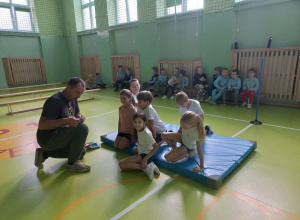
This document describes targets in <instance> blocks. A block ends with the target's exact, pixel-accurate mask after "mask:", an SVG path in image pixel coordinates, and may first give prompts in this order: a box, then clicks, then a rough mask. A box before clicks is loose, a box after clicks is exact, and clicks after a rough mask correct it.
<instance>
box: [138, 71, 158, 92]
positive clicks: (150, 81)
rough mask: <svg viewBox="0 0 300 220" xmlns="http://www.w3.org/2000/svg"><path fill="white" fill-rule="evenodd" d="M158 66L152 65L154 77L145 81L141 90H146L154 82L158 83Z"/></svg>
mask: <svg viewBox="0 0 300 220" xmlns="http://www.w3.org/2000/svg"><path fill="white" fill-rule="evenodd" d="M157 72H158V68H157V67H156V66H155V67H152V78H151V80H148V81H147V82H144V83H143V85H142V87H141V91H143V90H145V89H146V88H148V87H150V86H154V84H155V83H156V80H157V77H158V73H157Z"/></svg>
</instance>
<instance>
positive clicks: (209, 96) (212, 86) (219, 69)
mask: <svg viewBox="0 0 300 220" xmlns="http://www.w3.org/2000/svg"><path fill="white" fill-rule="evenodd" d="M221 72H222V67H220V66H217V67H215V69H214V75H213V82H212V84H211V85H210V86H209V87H208V93H207V94H208V98H207V99H206V100H205V101H204V102H209V101H210V100H211V96H212V91H213V90H214V89H215V88H216V87H215V85H214V82H215V81H216V79H218V78H219V76H220V75H221Z"/></svg>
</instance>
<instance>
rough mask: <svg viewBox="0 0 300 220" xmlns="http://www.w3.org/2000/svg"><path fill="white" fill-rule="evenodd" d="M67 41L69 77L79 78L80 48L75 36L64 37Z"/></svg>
mask: <svg viewBox="0 0 300 220" xmlns="http://www.w3.org/2000/svg"><path fill="white" fill-rule="evenodd" d="M66 41H67V51H68V52H67V54H68V61H69V68H70V76H71V77H73V76H77V77H80V76H81V74H80V64H79V56H80V47H79V41H78V37H77V36H68V37H66Z"/></svg>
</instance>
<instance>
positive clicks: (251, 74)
mask: <svg viewBox="0 0 300 220" xmlns="http://www.w3.org/2000/svg"><path fill="white" fill-rule="evenodd" d="M196 75H198V76H197V78H198V81H196V80H195V77H196ZM193 85H194V88H195V90H197V99H198V100H200V101H203V100H204V99H205V96H207V95H208V98H207V99H206V100H205V102H209V103H210V104H212V105H216V101H217V99H218V98H220V97H221V96H222V103H221V105H223V106H224V105H226V100H227V97H228V96H229V94H234V105H235V106H238V98H239V96H240V97H241V99H242V101H243V103H242V106H246V105H247V108H251V104H252V102H253V97H254V95H255V94H256V93H257V90H258V88H259V81H258V79H257V78H256V77H255V69H254V68H251V69H249V71H248V77H247V78H246V79H245V80H244V82H243V86H241V79H240V78H239V71H238V70H237V69H234V70H232V71H231V77H229V76H228V69H227V68H221V67H216V68H215V71H214V75H213V83H212V84H211V85H210V86H208V85H207V83H206V75H205V74H204V73H202V69H201V67H200V68H199V69H198V70H197V72H196V74H195V76H194V82H193ZM241 90H242V91H241ZM246 96H248V97H249V100H248V103H247V101H246Z"/></svg>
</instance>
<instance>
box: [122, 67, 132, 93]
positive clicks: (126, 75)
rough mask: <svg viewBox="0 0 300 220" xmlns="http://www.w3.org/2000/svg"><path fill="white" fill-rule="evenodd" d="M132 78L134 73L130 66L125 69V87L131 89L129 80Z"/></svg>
mask: <svg viewBox="0 0 300 220" xmlns="http://www.w3.org/2000/svg"><path fill="white" fill-rule="evenodd" d="M131 79H132V73H131V69H130V68H126V69H125V78H124V85H123V88H126V89H129V81H130V80H131Z"/></svg>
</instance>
